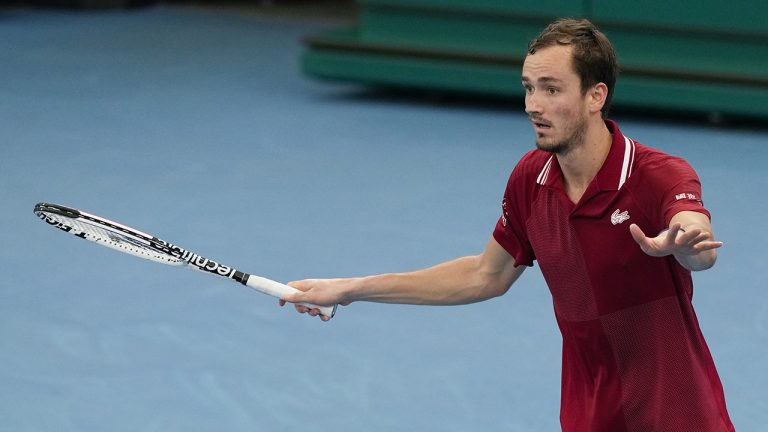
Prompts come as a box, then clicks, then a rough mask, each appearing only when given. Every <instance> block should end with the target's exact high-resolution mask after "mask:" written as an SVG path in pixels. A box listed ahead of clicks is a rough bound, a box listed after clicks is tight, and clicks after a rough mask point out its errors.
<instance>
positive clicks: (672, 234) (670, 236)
mask: <svg viewBox="0 0 768 432" xmlns="http://www.w3.org/2000/svg"><path fill="white" fill-rule="evenodd" d="M680 228H682V226H681V225H680V224H679V223H676V224H674V225H672V226H671V227H669V230H668V231H667V237H666V238H665V239H664V242H665V243H666V244H670V245H674V244H676V241H675V240H677V234H678V233H679V232H680ZM683 235H685V231H683Z"/></svg>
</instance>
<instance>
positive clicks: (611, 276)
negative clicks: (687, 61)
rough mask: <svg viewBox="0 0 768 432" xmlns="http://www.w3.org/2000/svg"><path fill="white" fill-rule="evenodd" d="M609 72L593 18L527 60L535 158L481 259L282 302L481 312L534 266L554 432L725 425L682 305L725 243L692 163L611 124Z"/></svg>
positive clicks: (518, 177) (562, 31)
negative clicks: (548, 312) (553, 377)
mask: <svg viewBox="0 0 768 432" xmlns="http://www.w3.org/2000/svg"><path fill="white" fill-rule="evenodd" d="M616 76H617V66H616V57H615V53H614V51H613V47H612V46H611V44H610V42H609V41H608V40H607V38H606V37H605V35H603V34H602V33H600V32H599V31H598V30H597V29H596V28H595V27H594V26H593V25H592V24H591V23H590V22H589V21H586V20H570V19H568V20H559V21H556V22H554V23H552V24H550V25H549V26H548V27H547V28H546V29H545V30H544V31H543V32H542V33H541V34H540V35H539V37H538V38H536V39H535V40H533V41H532V42H531V43H530V45H529V47H528V55H527V57H526V59H525V62H524V64H523V74H522V84H523V88H524V89H525V110H526V112H527V113H528V115H529V117H530V120H531V122H532V124H533V128H534V131H535V134H536V147H537V149H536V150H532V151H530V152H529V153H528V154H526V155H525V156H524V157H523V158H522V159H521V160H520V162H519V163H518V164H517V166H516V167H515V169H514V170H513V172H512V174H511V176H510V178H509V181H508V183H507V188H506V191H505V193H504V199H503V202H502V214H501V217H500V218H499V221H498V223H497V225H496V227H495V230H494V232H493V235H492V237H491V239H490V241H489V242H488V245H487V247H486V248H485V250H484V251H483V252H482V253H481V254H480V255H477V256H468V257H464V258H459V259H456V260H453V261H449V262H446V263H443V264H439V265H437V266H435V267H431V268H427V269H424V270H419V271H415V272H411V273H401V274H384V275H376V276H369V277H363V278H354V279H333V280H306V281H299V282H294V283H292V285H293V286H294V287H296V288H298V289H300V290H301V292H300V293H297V294H295V295H291V296H286V298H285V299H283V300H282V301H281V304H285V301H288V302H294V303H295V302H307V303H312V304H320V305H331V304H336V303H340V304H342V305H348V304H349V303H351V302H353V301H375V302H383V303H408V304H430V305H455V304H466V303H472V302H478V301H482V300H486V299H490V298H492V297H496V296H500V295H502V294H504V293H505V292H506V291H507V290H508V289H509V287H510V286H511V285H512V283H514V282H515V280H516V279H517V278H518V277H519V276H520V274H521V273H522V272H523V270H524V269H525V267H526V266H531V265H533V260H534V259H535V260H537V261H538V262H539V266H540V267H541V271H542V273H543V275H544V278H545V280H546V281H547V285H548V286H549V288H550V291H551V293H552V296H553V300H554V309H555V316H556V319H557V322H558V325H559V327H560V330H561V332H562V335H563V369H562V403H561V415H560V421H561V425H562V429H563V430H564V431H573V432H584V431H606V432H620V431H664V432H666V431H696V432H715V431H717V432H725V431H733V430H734V428H733V425H732V424H731V421H730V419H729V417H728V413H727V411H726V407H725V400H724V396H723V390H722V386H721V384H720V380H719V378H718V375H717V372H716V370H715V367H714V363H713V361H712V358H711V355H710V353H709V350H708V348H707V345H706V342H705V341H704V338H703V336H702V334H701V331H700V329H699V325H698V322H697V319H696V315H695V313H694V311H693V307H692V304H691V297H692V289H693V285H692V280H691V273H690V272H691V271H696V270H704V269H707V268H710V267H712V265H714V263H715V260H716V258H717V252H716V249H717V248H719V247H720V246H722V243H721V242H717V241H715V240H714V237H713V234H712V227H711V225H710V220H709V212H708V211H707V210H706V209H705V208H704V207H703V204H702V201H701V186H700V183H699V180H698V177H697V176H696V173H695V172H694V171H693V169H692V168H691V167H690V166H689V165H688V164H687V163H686V162H685V161H684V160H682V159H680V158H676V157H672V156H669V155H666V154H664V153H661V152H659V151H657V150H654V149H651V148H648V147H645V146H643V145H641V144H639V143H637V142H635V141H634V140H632V139H630V138H627V137H625V136H624V135H623V134H622V133H621V131H620V130H619V128H618V126H617V125H616V123H614V122H612V121H610V120H607V119H605V117H604V116H605V113H607V112H608V108H609V106H610V102H611V97H612V95H613V88H614V84H615V80H616ZM646 234H651V235H652V236H650V237H649V236H647V235H646ZM296 309H297V310H298V311H299V312H308V313H310V314H311V315H318V312H319V311H318V310H317V309H309V308H307V307H303V306H296ZM323 319H324V320H327V319H328V317H323Z"/></svg>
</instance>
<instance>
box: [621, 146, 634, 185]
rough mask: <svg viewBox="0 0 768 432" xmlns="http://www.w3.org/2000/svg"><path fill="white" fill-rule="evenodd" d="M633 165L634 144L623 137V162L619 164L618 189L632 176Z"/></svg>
mask: <svg viewBox="0 0 768 432" xmlns="http://www.w3.org/2000/svg"><path fill="white" fill-rule="evenodd" d="M634 164H635V142H634V141H632V140H631V139H629V138H627V137H624V161H623V162H622V163H621V177H619V187H618V189H621V187H622V186H624V183H625V182H626V181H627V179H628V178H629V176H631V175H632V167H633V166H634Z"/></svg>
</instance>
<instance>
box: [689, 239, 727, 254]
mask: <svg viewBox="0 0 768 432" xmlns="http://www.w3.org/2000/svg"><path fill="white" fill-rule="evenodd" d="M721 247H723V242H721V241H703V242H701V243H698V244H696V245H695V246H693V250H694V252H696V253H698V252H704V251H708V250H712V249H717V248H721Z"/></svg>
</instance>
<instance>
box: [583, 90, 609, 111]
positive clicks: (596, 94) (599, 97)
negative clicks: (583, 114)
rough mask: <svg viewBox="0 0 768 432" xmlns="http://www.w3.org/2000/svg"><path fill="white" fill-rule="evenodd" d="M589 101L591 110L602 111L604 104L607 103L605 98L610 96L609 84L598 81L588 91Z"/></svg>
mask: <svg viewBox="0 0 768 432" xmlns="http://www.w3.org/2000/svg"><path fill="white" fill-rule="evenodd" d="M587 97H588V101H587V103H588V104H589V112H591V113H596V112H600V110H602V109H603V105H605V100H606V98H607V97H608V86H607V85H605V83H601V82H600V83H597V84H595V85H594V86H592V88H591V89H589V91H588V92H587Z"/></svg>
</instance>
